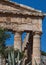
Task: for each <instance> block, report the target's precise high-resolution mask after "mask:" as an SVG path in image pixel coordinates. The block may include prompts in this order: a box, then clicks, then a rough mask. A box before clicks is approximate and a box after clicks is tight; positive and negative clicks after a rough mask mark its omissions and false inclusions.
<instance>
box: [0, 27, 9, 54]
mask: <svg viewBox="0 0 46 65" xmlns="http://www.w3.org/2000/svg"><path fill="white" fill-rule="evenodd" d="M8 38H10V34H8V33H6V30H4V29H2V28H0V53H1V54H3V55H4V54H5V52H4V51H5V48H6V46H5V41H6V40H7V39H8Z"/></svg>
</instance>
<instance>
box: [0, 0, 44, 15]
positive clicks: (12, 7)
mask: <svg viewBox="0 0 46 65" xmlns="http://www.w3.org/2000/svg"><path fill="white" fill-rule="evenodd" d="M0 12H9V13H11V12H12V13H14V14H16V13H18V14H20V13H21V14H23V15H25V14H28V15H35V16H38V15H39V16H44V14H43V13H42V12H41V11H39V10H35V9H34V8H31V7H28V6H25V5H22V4H17V3H14V2H11V1H8V0H3V1H2V0H0Z"/></svg>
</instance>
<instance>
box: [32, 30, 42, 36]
mask: <svg viewBox="0 0 46 65" xmlns="http://www.w3.org/2000/svg"><path fill="white" fill-rule="evenodd" d="M41 34H42V32H40V31H34V32H33V35H39V36H41Z"/></svg>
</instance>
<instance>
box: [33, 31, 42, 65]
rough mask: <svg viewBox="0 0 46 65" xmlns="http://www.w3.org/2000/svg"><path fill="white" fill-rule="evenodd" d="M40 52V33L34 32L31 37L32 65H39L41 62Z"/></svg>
mask: <svg viewBox="0 0 46 65" xmlns="http://www.w3.org/2000/svg"><path fill="white" fill-rule="evenodd" d="M40 57H41V52H40V32H35V33H34V35H33V54H32V65H36V63H37V65H39V64H40V62H41V58H40Z"/></svg>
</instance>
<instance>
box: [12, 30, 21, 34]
mask: <svg viewBox="0 0 46 65" xmlns="http://www.w3.org/2000/svg"><path fill="white" fill-rule="evenodd" d="M13 33H14V34H16V33H19V34H22V32H21V31H13Z"/></svg>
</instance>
